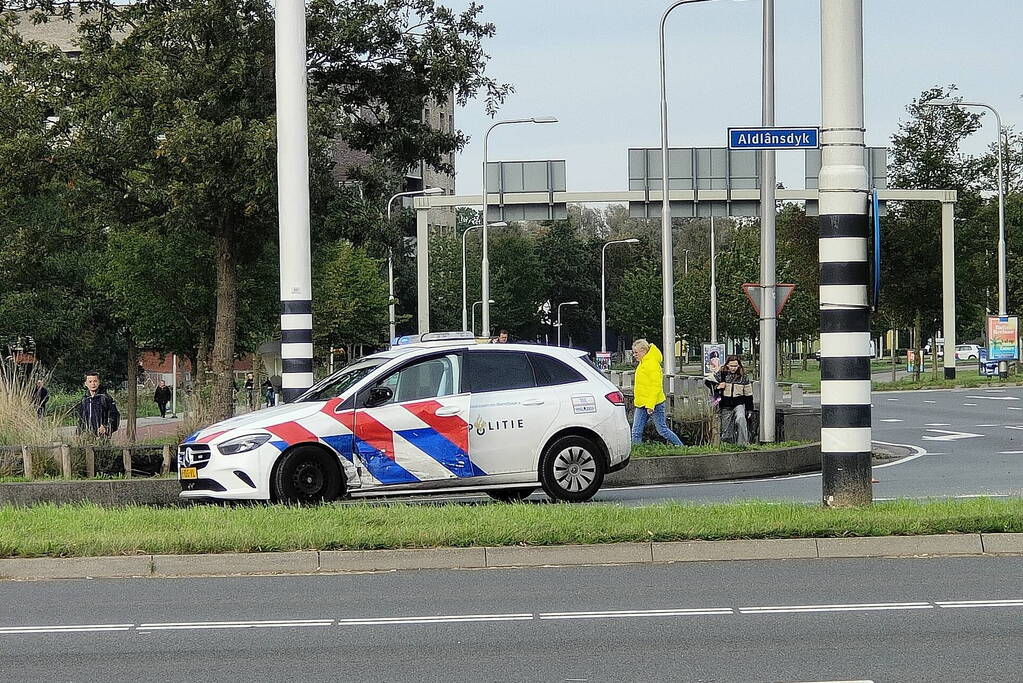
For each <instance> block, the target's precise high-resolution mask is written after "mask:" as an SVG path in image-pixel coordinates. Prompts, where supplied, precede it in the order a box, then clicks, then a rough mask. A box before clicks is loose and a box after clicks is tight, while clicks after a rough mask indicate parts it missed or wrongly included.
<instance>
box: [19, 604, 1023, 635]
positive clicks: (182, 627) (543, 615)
mask: <svg viewBox="0 0 1023 683" xmlns="http://www.w3.org/2000/svg"><path fill="white" fill-rule="evenodd" d="M1004 608H1023V598H1008V599H1004V598H998V599H990V600H934V601H913V602H868V603H843V604H820V605H816V604H811V605H766V606H749V607H688V608H681V607H680V608H668V609H635V610H599V611H576V612H516V613H495V614H437V615H421V616H417V615H407V616H398V617H364V618H348V619H273V620H264V621H187V622H149V623H141V624H49V625H40V626H0V635H33V634H36V635H38V634H47V633H111V632H129V631H134V632H136V633H147V632H150V631H206V630H211V629H266V628H308V627H342V628H343V627H354V626H404V625H426V624H431V625H432V624H465V623H488V622H515V621H571V620H584V619H630V618H639V619H641V618H670V617H705V616H739V615H748V616H752V615H762V614H816V613H823V612H890V611H905V610H934V609H1004Z"/></svg>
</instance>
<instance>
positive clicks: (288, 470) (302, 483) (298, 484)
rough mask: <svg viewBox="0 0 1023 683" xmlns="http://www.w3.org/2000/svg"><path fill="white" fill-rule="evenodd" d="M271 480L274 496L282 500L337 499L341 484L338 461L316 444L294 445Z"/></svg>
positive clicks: (316, 500) (283, 501)
mask: <svg viewBox="0 0 1023 683" xmlns="http://www.w3.org/2000/svg"><path fill="white" fill-rule="evenodd" d="M273 483H274V491H275V492H276V496H275V498H276V499H277V500H279V501H281V502H282V503H319V502H325V501H332V500H337V499H338V498H339V497H340V496H341V492H342V490H343V484H344V482H343V481H342V479H341V472H340V470H339V469H338V467H337V464H336V463H335V462H333V461H332V460H331V458H330V456H329V455H327V454H326V453H324V452H323V451H321V450H320V449H318V448H297V449H295V450H293V451H291V452H289V453H288V454H287V455H285V456H284V458H283V460H281V462H280V464H279V465H278V467H277V470H276V471H275V473H274V481H273Z"/></svg>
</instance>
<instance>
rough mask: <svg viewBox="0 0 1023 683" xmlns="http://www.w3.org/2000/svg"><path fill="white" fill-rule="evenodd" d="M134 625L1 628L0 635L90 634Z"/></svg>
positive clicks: (123, 629)
mask: <svg viewBox="0 0 1023 683" xmlns="http://www.w3.org/2000/svg"><path fill="white" fill-rule="evenodd" d="M133 626H134V624H79V625H74V626H70V625H69V626H0V634H4V635H13V634H18V633H90V632H98V631H128V630H130V629H131V628H132V627H133Z"/></svg>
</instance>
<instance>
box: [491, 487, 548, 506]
mask: <svg viewBox="0 0 1023 683" xmlns="http://www.w3.org/2000/svg"><path fill="white" fill-rule="evenodd" d="M535 490H536V487H534V486H530V487H528V488H524V489H491V490H489V491H487V495H488V496H490V497H491V498H493V499H494V500H499V501H501V502H502V503H521V502H522V501H524V500H525V499H526V498H529V496H530V495H531V494H532V493H533V491H535Z"/></svg>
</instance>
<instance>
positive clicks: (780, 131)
mask: <svg viewBox="0 0 1023 683" xmlns="http://www.w3.org/2000/svg"><path fill="white" fill-rule="evenodd" d="M818 147H820V128H729V129H728V149H817V148H818Z"/></svg>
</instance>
